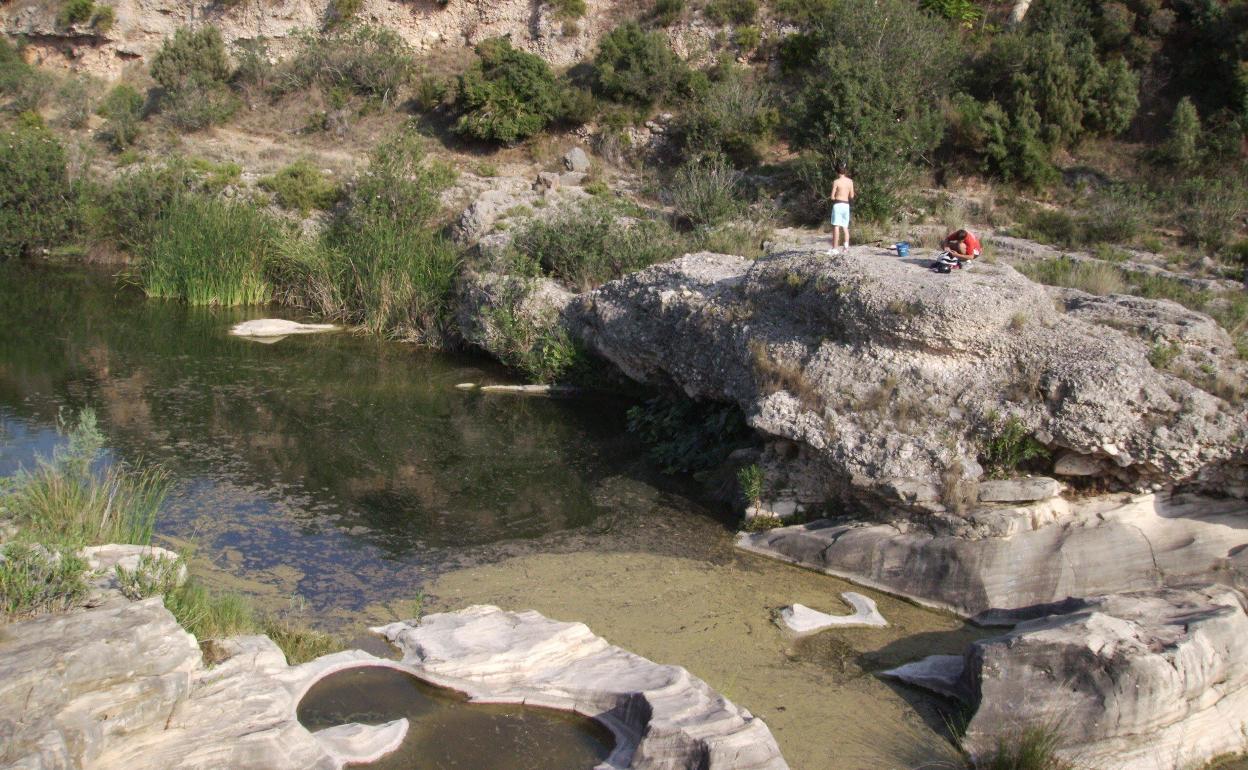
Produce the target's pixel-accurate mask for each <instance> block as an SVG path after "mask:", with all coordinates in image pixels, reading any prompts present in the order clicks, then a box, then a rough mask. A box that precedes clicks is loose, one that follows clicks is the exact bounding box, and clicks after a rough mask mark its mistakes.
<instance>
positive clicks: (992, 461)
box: [979, 416, 1049, 476]
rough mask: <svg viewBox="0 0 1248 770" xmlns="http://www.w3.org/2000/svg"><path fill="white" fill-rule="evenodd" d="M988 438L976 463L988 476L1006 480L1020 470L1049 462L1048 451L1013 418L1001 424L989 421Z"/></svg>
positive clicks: (1018, 420)
mask: <svg viewBox="0 0 1248 770" xmlns="http://www.w3.org/2000/svg"><path fill="white" fill-rule="evenodd" d="M990 419H991V421H992V424H991V425H990V426H989V427H988V436H987V439H986V440H985V442H984V444H983V448H982V450H981V452H980V457H979V461H980V463H981V464H982V465H983V466H984V469H985V470H986V471H988V473H989V475H992V476H1006V475H1009V474H1010V473H1013V472H1015V471H1018V470H1020V469H1022V468H1023V467H1024V466H1028V465H1031V464H1033V463H1036V462H1044V461H1047V460H1048V459H1049V450H1048V448H1047V447H1045V446H1044V444H1041V443H1040V442H1039V441H1037V440H1036V439H1035V438H1034V437H1032V435H1031V433H1030V432H1029V431H1028V430H1027V426H1026V425H1025V424H1024V423H1023V421H1022V420H1020V419H1018V418H1017V417H1009V418H1007V419H1005V420H1004V421H1000V420H998V419H997V418H996V417H995V416H992V417H990Z"/></svg>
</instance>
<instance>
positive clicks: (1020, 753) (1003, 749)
mask: <svg viewBox="0 0 1248 770" xmlns="http://www.w3.org/2000/svg"><path fill="white" fill-rule="evenodd" d="M1060 745H1061V737H1060V736H1059V735H1058V733H1057V731H1056V730H1052V729H1048V728H1042V727H1029V728H1026V729H1024V730H1022V731H1021V732H1019V733H1018V734H1017V735H1011V736H1003V737H1000V738H998V739H997V742H996V746H995V748H994V749H993V751H992V752H991V753H990V754H989V755H988V756H987V757H985V758H984V759H983V760H982V761H981V762H978V763H976V767H979V768H983V770H1074V765H1072V764H1071V763H1069V762H1066V761H1064V760H1062V759H1060V758H1058V756H1057V749H1058V747H1059V746H1060Z"/></svg>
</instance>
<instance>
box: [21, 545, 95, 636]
mask: <svg viewBox="0 0 1248 770" xmlns="http://www.w3.org/2000/svg"><path fill="white" fill-rule="evenodd" d="M86 568H87V565H86V563H85V562H83V561H82V560H81V559H79V558H78V557H76V556H74V555H73V552H72V550H69V551H63V552H60V553H56V552H48V551H45V550H44V549H42V548H39V547H37V546H31V545H23V544H19V543H9V544H8V545H6V546H4V549H3V559H0V612H3V615H4V619H5V620H7V621H12V620H18V619H21V618H28V617H34V616H35V615H44V614H47V613H50V612H61V611H64V610H67V609H69V608H71V607H73V606H74V605H75V604H77V603H78V602H80V601H82V600H83V599H84V598H86V595H87V590H88V587H87V581H86V578H85V572H86Z"/></svg>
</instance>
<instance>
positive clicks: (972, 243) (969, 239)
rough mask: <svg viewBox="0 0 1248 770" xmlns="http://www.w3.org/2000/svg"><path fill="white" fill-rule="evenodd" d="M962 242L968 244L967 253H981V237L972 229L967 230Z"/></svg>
mask: <svg viewBox="0 0 1248 770" xmlns="http://www.w3.org/2000/svg"><path fill="white" fill-rule="evenodd" d="M962 242H963V243H965V244H966V253H967V254H973V255H975V256H977V257H978V256H979V255H980V253H981V252H980V250H979V249H980V246H979V239H978V238H976V237H975V234H974V233H972V232H971V231H970V230H967V231H966V237H965V238H963V239H962Z"/></svg>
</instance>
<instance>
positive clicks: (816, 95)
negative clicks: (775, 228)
mask: <svg viewBox="0 0 1248 770" xmlns="http://www.w3.org/2000/svg"><path fill="white" fill-rule="evenodd" d="M802 37H803V41H802V42H801V43H800V45H799V44H798V43H792V44H791V45H790V46H789V47H788V48H786V49H785V51H786V53H785V57H786V59H787V60H788V62H787V66H788V68H789V69H790V70H791V71H793V72H794V76H795V79H796V87H795V88H796V90H795V94H794V98H793V100H792V102H791V104H789V105H788V108H787V109H786V110H785V113H786V115H787V116H788V117H789V134H790V137H791V140H792V143H793V145H794V146H795V148H796V149H798V150H805V151H807V152H808V153H809V155H808V159H807V160H806V161H805V162H804V163H803V164H802V165H801V166H799V168H798V174H797V176H798V179H799V180H800V181H801V182H803V183H804V184H803V190H802V192H803V195H802V196H800V198H798V199H796V200H794V201H793V202H794V204H795V205H796V207H797V210H798V211H799V212H805V213H807V214H808V215H809V213H814V212H823V211H824V210H825V209H826V206H827V204H826V201H827V196H828V190H829V189H830V187H827V186H824V185H825V184H828V183H830V182H831V178H830V172H831V167H832V166H833V165H834V164H835V163H836V162H838V161H840V162H844V163H847V164H848V165H849V168H850V174H851V175H853V176H854V177H855V179H857V180H858V182H859V190H860V192H859V195H858V200H857V207H856V208H857V213H858V214H859V215H860V216H862V217H865V218H866V219H882V218H886V217H888V216H890V215H891V214H892V213H893V212H894V211H895V210H896V208H897V207H898V205H899V204H900V192H901V191H902V190H903V189H904V188H905V187H906V186H907V184H908V183H909V182H910V180H911V179H912V177H913V173H914V172H913V169H914V166H915V164H916V163H917V162H918V161H919V160H920V159H921V158H924V157H926V156H928V155H929V154H930V153H931V152H932V151H933V150H934V149H935V147H936V146H937V144H938V143H939V142H940V140H941V136H942V133H943V115H942V114H941V112H940V110H939V108H938V106H937V102H936V99H934V98H933V96H934V95H937V94H942V93H945V92H946V91H947V88H948V84H949V83H950V81H951V75H952V71H953V68H952V67H951V66H950V62H951V61H956V60H957V51H956V48H955V46H956V41H955V39H954V38H953V37H952V36H950V35H949V34H948V29H947V28H946V26H945V23H944V22H943V21H941V20H940V19H937V18H936V17H933V16H932V15H931V14H928V13H926V12H924V11H922V10H920V9H919V8H918V7H917V6H916V5H913V4H911V3H910V2H907V0H880V2H875V3H852V2H844V3H835V4H832V5H831V6H830V7H829V8H827V9H825V10H824V11H823V12H821V14H820V15H818V16H816V17H815V18H814V19H813V20H812V22H811V24H810V28H809V30H808V31H807V32H806V33H804V34H803V35H802ZM794 57H797V59H794ZM812 164H814V165H813V166H812Z"/></svg>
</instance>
